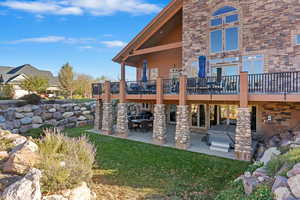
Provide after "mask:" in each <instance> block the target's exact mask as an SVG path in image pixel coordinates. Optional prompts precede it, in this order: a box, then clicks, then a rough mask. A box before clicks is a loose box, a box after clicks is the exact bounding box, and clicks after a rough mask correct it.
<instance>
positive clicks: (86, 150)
mask: <svg viewBox="0 0 300 200" xmlns="http://www.w3.org/2000/svg"><path fill="white" fill-rule="evenodd" d="M44 133H45V137H44V138H43V139H42V140H40V141H39V142H38V145H39V149H40V150H39V152H40V156H41V159H42V162H41V163H40V164H39V166H37V167H38V168H39V169H42V170H43V177H42V180H41V182H42V189H43V191H44V192H54V191H58V190H63V189H69V188H73V187H75V186H76V185H77V184H79V183H80V182H82V181H86V182H89V181H90V180H91V178H92V167H93V163H94V161H95V150H94V147H93V145H92V144H90V143H89V142H88V140H87V139H86V137H81V138H74V139H72V138H69V137H67V136H64V135H63V134H62V133H60V132H59V131H58V130H57V129H46V130H44Z"/></svg>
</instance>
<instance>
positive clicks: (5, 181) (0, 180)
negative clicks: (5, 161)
mask: <svg viewBox="0 0 300 200" xmlns="http://www.w3.org/2000/svg"><path fill="white" fill-rule="evenodd" d="M21 178H22V177H21V176H17V175H12V174H2V173H0V199H1V193H2V192H3V191H4V189H5V188H7V187H8V186H10V185H11V184H13V183H15V182H17V181H19V180H20V179H21Z"/></svg>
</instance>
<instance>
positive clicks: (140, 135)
mask: <svg viewBox="0 0 300 200" xmlns="http://www.w3.org/2000/svg"><path fill="white" fill-rule="evenodd" d="M89 132H92V133H96V134H101V132H100V131H96V130H90V131H89ZM109 136H111V137H115V138H120V137H118V136H117V135H109ZM204 136H205V135H204V134H200V133H193V132H192V133H191V146H190V147H189V148H188V149H187V150H186V151H191V152H196V153H202V154H207V155H211V156H217V157H222V158H228V159H234V160H235V155H234V151H232V150H231V151H230V152H228V153H226V152H220V151H212V150H210V149H209V146H208V145H207V144H206V143H205V142H203V141H202V138H203V137H204ZM121 139H124V138H121ZM125 139H127V140H133V141H138V142H143V143H148V144H154V145H157V144H155V143H154V142H153V140H152V132H139V131H130V132H129V134H128V138H125ZM159 146H165V147H171V148H175V126H173V125H170V126H168V130H167V143H166V144H164V145H159Z"/></svg>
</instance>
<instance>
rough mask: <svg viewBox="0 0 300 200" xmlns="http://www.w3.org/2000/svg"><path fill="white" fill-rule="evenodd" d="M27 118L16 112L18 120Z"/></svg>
mask: <svg viewBox="0 0 300 200" xmlns="http://www.w3.org/2000/svg"><path fill="white" fill-rule="evenodd" d="M24 117H25V116H24V115H23V114H22V113H18V112H16V118H17V119H22V118H24Z"/></svg>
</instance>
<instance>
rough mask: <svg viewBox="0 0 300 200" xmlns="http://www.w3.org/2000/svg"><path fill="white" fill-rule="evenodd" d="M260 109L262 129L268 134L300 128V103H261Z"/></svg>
mask: <svg viewBox="0 0 300 200" xmlns="http://www.w3.org/2000/svg"><path fill="white" fill-rule="evenodd" d="M260 110H261V121H260V123H261V131H262V132H263V133H265V134H266V135H269V136H271V135H275V134H281V133H287V132H288V131H299V130H300V103H268V104H263V105H261V106H260ZM269 117H271V120H269V119H268V118H269Z"/></svg>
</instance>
